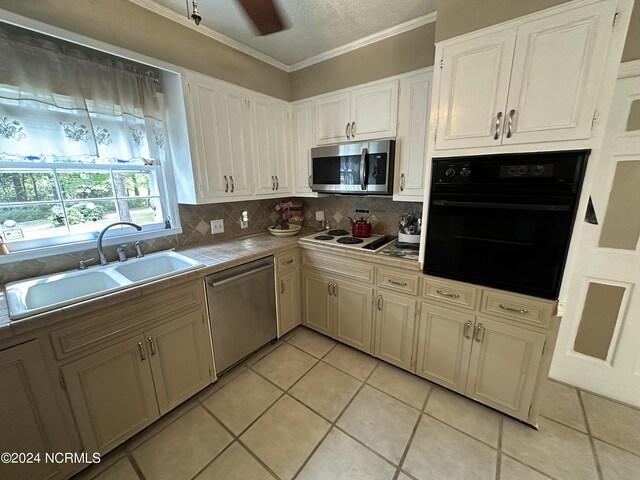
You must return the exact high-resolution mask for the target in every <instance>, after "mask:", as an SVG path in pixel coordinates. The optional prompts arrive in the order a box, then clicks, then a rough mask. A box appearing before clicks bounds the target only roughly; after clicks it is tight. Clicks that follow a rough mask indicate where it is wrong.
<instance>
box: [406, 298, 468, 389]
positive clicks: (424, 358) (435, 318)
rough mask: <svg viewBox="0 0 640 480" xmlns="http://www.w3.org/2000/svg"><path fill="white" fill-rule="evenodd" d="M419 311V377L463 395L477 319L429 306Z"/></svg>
mask: <svg viewBox="0 0 640 480" xmlns="http://www.w3.org/2000/svg"><path fill="white" fill-rule="evenodd" d="M420 310H421V312H420V327H419V332H418V362H417V366H416V373H417V374H418V375H420V376H421V377H424V378H426V379H428V380H432V381H434V382H436V383H438V384H440V385H443V386H445V387H447V388H449V389H451V390H454V391H456V392H459V393H464V389H465V382H466V380H467V371H468V367H469V355H470V353H471V332H472V331H473V325H474V320H475V318H474V317H473V315H467V314H464V313H458V312H454V311H453V310H447V309H444V308H439V307H434V306H431V305H429V304H427V303H422V305H421V307H420Z"/></svg>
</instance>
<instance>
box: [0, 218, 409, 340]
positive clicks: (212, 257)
mask: <svg viewBox="0 0 640 480" xmlns="http://www.w3.org/2000/svg"><path fill="white" fill-rule="evenodd" d="M310 233H312V230H311V229H308V230H307V229H304V230H303V231H302V232H301V235H300V236H304V235H309V234H310ZM300 236H294V237H275V236H273V235H270V234H268V233H260V234H257V235H250V236H247V237H240V238H234V239H230V240H226V241H224V242H219V243H214V244H205V245H198V246H194V247H185V248H181V249H177V250H176V251H177V252H178V253H180V254H182V255H185V256H187V257H189V258H192V259H193V260H196V261H198V262H200V263H202V264H203V265H204V266H203V267H200V268H197V269H195V270H190V271H187V272H184V273H180V274H177V275H172V276H170V277H165V278H161V279H158V280H156V281H151V282H148V283H144V284H142V285H137V286H135V287H132V288H125V289H122V290H118V291H116V292H113V293H110V294H107V295H103V296H100V297H95V298H91V299H89V300H85V301H82V302H78V303H74V304H72V305H68V306H65V307H61V308H56V309H54V310H50V311H48V312H44V313H40V314H37V315H33V316H30V317H26V318H23V319H20V320H16V321H14V322H11V321H10V319H9V308H8V305H7V301H6V298H5V292H4V289H2V290H1V291H0V341H2V340H5V339H9V338H12V337H15V336H17V335H21V334H24V333H27V332H30V331H34V330H36V329H38V328H42V327H45V326H51V325H53V324H55V323H59V322H62V321H64V320H69V319H71V318H75V317H78V316H80V315H83V314H87V313H90V312H93V311H96V310H100V309H102V308H105V307H107V306H110V305H114V304H117V303H120V302H122V301H125V300H130V299H133V298H136V297H139V296H142V295H145V294H147V293H151V292H153V291H155V290H157V289H158V288H166V287H169V286H172V285H176V284H179V283H183V282H187V281H189V280H194V279H196V278H201V277H204V276H205V275H209V274H211V273H214V272H218V271H221V270H225V269H227V268H231V267H235V266H237V265H241V264H243V263H247V262H250V261H252V260H256V259H258V258H262V257H265V256H268V255H275V254H278V253H281V252H283V251H286V250H288V249H290V248H293V247H295V246H300V247H302V248H308V249H313V250H317V251H325V252H329V253H334V254H343V255H348V256H349V257H350V258H359V259H361V260H368V261H373V262H375V263H381V264H385V265H391V266H397V267H400V268H405V269H411V270H415V271H419V266H418V262H416V261H415V260H410V259H404V258H394V257H388V256H384V255H380V254H379V253H377V254H372V253H371V252H359V251H357V250H355V251H353V250H351V249H349V250H346V249H344V248H340V247H328V246H324V245H317V244H315V243H311V242H305V241H304V240H300Z"/></svg>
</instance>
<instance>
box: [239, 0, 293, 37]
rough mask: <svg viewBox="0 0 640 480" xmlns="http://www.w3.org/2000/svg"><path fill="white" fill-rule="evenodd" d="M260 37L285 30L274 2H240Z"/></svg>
mask: <svg viewBox="0 0 640 480" xmlns="http://www.w3.org/2000/svg"><path fill="white" fill-rule="evenodd" d="M238 2H239V3H240V5H241V6H242V8H243V9H244V11H245V12H246V13H247V15H248V16H249V19H250V20H251V21H252V22H253V24H254V25H255V27H256V28H257V29H258V31H259V32H260V35H268V34H270V33H275V32H279V31H281V30H284V28H285V25H284V22H283V21H282V17H281V16H280V12H278V8H277V7H276V5H275V4H274V3H273V0H238Z"/></svg>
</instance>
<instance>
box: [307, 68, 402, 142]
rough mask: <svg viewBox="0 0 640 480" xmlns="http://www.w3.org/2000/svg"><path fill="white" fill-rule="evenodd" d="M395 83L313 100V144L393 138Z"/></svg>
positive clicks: (380, 84)
mask: <svg viewBox="0 0 640 480" xmlns="http://www.w3.org/2000/svg"><path fill="white" fill-rule="evenodd" d="M397 115H398V81H397V80H393V81H390V82H383V83H376V84H374V85H369V86H365V87H359V88H352V89H350V90H347V91H344V92H340V93H334V94H329V95H323V96H321V97H318V98H316V100H315V143H316V144H317V145H323V144H328V143H340V142H351V141H360V140H362V141H365V140H371V139H375V138H386V137H395V135H396V122H397Z"/></svg>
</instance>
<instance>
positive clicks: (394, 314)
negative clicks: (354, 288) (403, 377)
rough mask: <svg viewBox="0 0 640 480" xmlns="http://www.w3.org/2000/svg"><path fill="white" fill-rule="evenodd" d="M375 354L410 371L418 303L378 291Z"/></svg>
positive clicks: (413, 299) (411, 299)
mask: <svg viewBox="0 0 640 480" xmlns="http://www.w3.org/2000/svg"><path fill="white" fill-rule="evenodd" d="M376 306H377V309H376V329H375V342H374V352H373V353H374V355H375V356H376V357H378V358H382V359H383V360H385V361H387V362H389V363H392V364H393V365H396V366H398V367H400V368H404V369H405V370H410V369H411V354H412V349H413V332H414V324H415V314H416V300H415V298H411V297H404V296H402V295H396V294H393V293H388V292H382V291H380V290H379V291H378V297H377V304H376Z"/></svg>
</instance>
